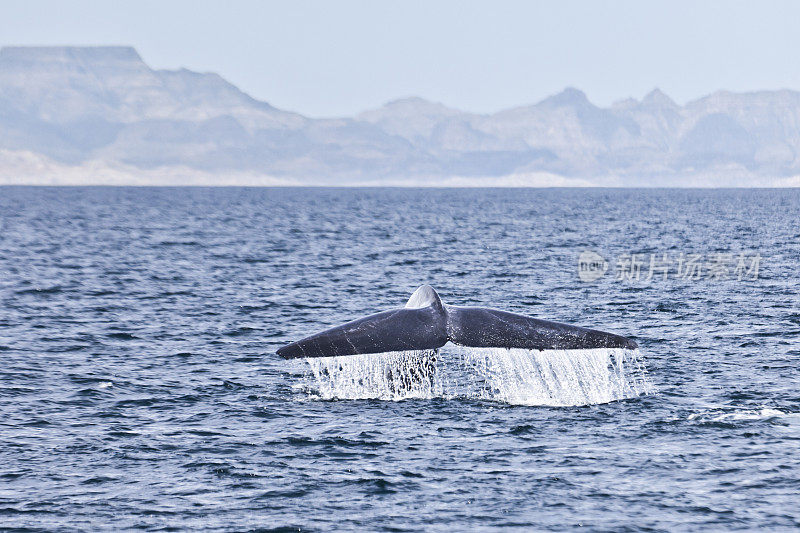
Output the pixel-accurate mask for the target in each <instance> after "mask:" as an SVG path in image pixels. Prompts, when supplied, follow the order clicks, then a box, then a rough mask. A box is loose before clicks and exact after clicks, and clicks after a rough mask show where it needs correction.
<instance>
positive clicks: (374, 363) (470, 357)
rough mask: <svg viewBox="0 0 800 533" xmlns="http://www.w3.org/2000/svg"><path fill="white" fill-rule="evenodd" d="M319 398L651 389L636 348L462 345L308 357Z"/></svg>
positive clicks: (613, 395)
mask: <svg viewBox="0 0 800 533" xmlns="http://www.w3.org/2000/svg"><path fill="white" fill-rule="evenodd" d="M306 362H307V364H308V365H309V368H310V371H311V378H312V379H311V383H310V386H309V387H307V389H309V390H310V392H311V394H312V395H315V396H317V397H319V398H322V399H326V400H332V399H380V400H406V399H432V398H468V399H479V400H488V401H497V402H503V403H507V404H510V405H543V406H544V405H547V406H578V405H591V404H599V403H607V402H611V401H615V400H622V399H627V398H634V397H637V396H640V395H643V394H649V393H651V392H653V390H654V388H653V386H652V384H651V383H650V380H649V378H648V376H647V372H646V370H645V368H644V365H643V364H642V361H641V355H640V353H639V351H638V350H623V349H617V348H613V349H607V348H598V349H591V350H542V351H540V350H525V349H517V348H461V349H459V350H456V351H454V352H449V351H448V352H442V353H439V352H437V351H435V350H422V351H406V352H390V353H383V354H364V355H352V356H344V357H322V358H314V359H307V360H306Z"/></svg>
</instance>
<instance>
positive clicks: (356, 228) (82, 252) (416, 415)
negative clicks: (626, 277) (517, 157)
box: [0, 187, 800, 531]
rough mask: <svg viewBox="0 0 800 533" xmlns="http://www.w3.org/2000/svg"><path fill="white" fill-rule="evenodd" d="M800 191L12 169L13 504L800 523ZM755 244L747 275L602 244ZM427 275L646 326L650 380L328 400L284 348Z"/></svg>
mask: <svg viewBox="0 0 800 533" xmlns="http://www.w3.org/2000/svg"><path fill="white" fill-rule="evenodd" d="M799 219H800V191H797V190H624V189H623V190H603V189H588V190H587V189H580V190H575V189H548V190H537V189H524V190H508V189H505V190H500V189H495V190H474V189H473V190H441V189H436V190H428V189H238V188H231V189H224V188H221V189H200V188H163V189H150V188H68V189H62V188H18V187H10V188H9V187H6V188H0V299H2V306H0V461H2V464H3V465H4V468H3V469H2V471H0V479H2V483H0V527H8V528H30V529H34V528H43V529H48V530H52V529H56V528H67V529H76V528H80V529H98V528H109V527H116V528H146V529H166V528H178V529H193V530H194V529H204V528H209V529H210V528H214V529H223V530H231V531H233V530H237V531H239V530H249V529H259V528H264V529H266V530H269V529H271V528H286V529H287V530H288V528H293V529H300V530H304V531H306V530H308V531H313V530H331V529H339V530H341V529H352V530H355V529H358V530H392V531H417V530H421V529H425V530H432V531H452V530H465V529H493V528H499V527H502V526H509V527H512V528H520V529H523V528H524V529H541V530H565V529H573V528H576V527H578V526H583V527H587V528H590V529H614V530H639V529H654V530H678V529H680V530H696V529H715V530H720V529H723V530H727V529H740V528H741V529H753V528H765V529H788V528H796V527H800V511H798V506H797V494H798V492H799V491H800V481H798V479H800V466H798V461H797V457H798V454H800V393H798V384H800V365H798V361H800V348H799V347H798V346H799V343H798V339H799V338H800V308H799V306H798V301H800V299H799V298H798V292H799V290H800V283H799V282H798V280H799V279H800V229H798V225H797V220H799ZM584 250H593V251H596V252H598V253H600V254H601V255H602V256H603V257H604V258H606V259H607V260H609V262H610V264H611V265H610V267H611V268H610V270H609V271H608V272H607V273H606V274H605V275H604V276H603V277H601V278H600V279H599V280H597V281H595V282H592V283H584V282H582V281H580V279H579V277H578V268H577V259H578V256H579V254H580V253H581V252H583V251H584ZM740 252H746V253H747V254H748V257H751V256H752V255H753V254H759V256H760V257H761V264H760V269H759V272H758V276H757V279H749V278H746V279H742V280H739V279H737V278H736V276H735V275H732V273H729V275H728V276H727V277H724V278H722V279H710V278H709V277H707V276H702V279H699V280H690V279H682V278H678V277H677V276H676V275H674V274H673V275H669V276H668V277H667V279H666V280H664V279H661V278H660V277H659V276H656V277H654V278H653V279H651V280H650V281H645V280H644V278H645V277H646V269H645V270H644V274H643V275H642V277H641V279H640V280H639V281H622V280H616V279H615V275H614V272H613V270H614V260H615V258H618V257H621V256H624V255H625V254H632V253H640V254H643V256H644V257H645V258H649V254H657V255H658V256H661V255H662V254H668V255H669V256H671V257H673V258H675V257H677V256H678V255H679V254H681V253H683V254H693V253H697V254H703V255H704V256H710V255H711V254H716V253H731V254H733V255H734V256H736V255H738V254H739V253H740ZM423 283H429V284H431V285H432V286H433V287H435V288H436V289H437V291H438V292H439V294H440V295H441V297H442V299H443V300H444V301H445V302H446V303H449V304H454V305H480V306H492V307H498V308H502V309H506V310H509V311H513V312H518V313H524V314H528V315H533V316H537V317H540V318H546V319H551V320H558V321H562V322H568V323H571V324H575V325H583V326H591V327H596V328H598V329H603V330H607V331H613V332H616V333H620V334H622V335H626V336H629V337H632V338H634V339H635V340H636V341H637V342H638V343H639V345H640V347H641V361H642V364H644V365H645V366H646V369H647V379H648V380H649V381H650V382H651V383H652V387H653V388H652V391H651V393H650V394H641V395H636V394H630V393H626V394H625V397H627V398H628V399H623V400H620V401H611V402H607V403H597V402H593V401H588V402H587V401H582V400H581V399H580V398H577V397H576V398H577V399H576V400H575V401H573V402H572V404H569V402H566V403H567V405H563V404H564V403H565V402H554V404H557V405H546V404H547V402H546V401H538V402H528V403H537V404H538V405H519V404H520V403H526V402H519V401H515V400H514V398H512V397H503V396H502V395H501V396H491V395H486V394H474V395H470V394H460V395H458V394H457V395H441V394H430V395H428V396H427V397H421V398H414V399H400V400H398V399H395V400H386V399H357V400H351V399H333V400H330V399H326V398H329V397H330V394H326V391H324V390H320V389H319V388H315V387H319V383H318V382H317V381H315V380H314V379H313V378H312V376H311V375H310V370H309V368H308V365H305V364H304V363H302V362H297V361H292V362H287V361H283V360H280V359H279V358H278V357H277V356H276V355H275V353H274V352H275V350H276V349H277V348H278V347H279V346H281V345H283V344H285V343H286V342H289V341H291V340H296V339H297V338H299V337H301V336H305V335H307V334H309V333H312V332H315V331H319V330H320V329H323V328H325V327H328V326H332V325H336V324H340V323H342V322H344V321H346V320H350V319H353V318H358V317H360V316H363V315H366V314H369V313H372V312H376V311H380V310H383V309H388V308H391V307H395V306H402V305H403V304H404V303H405V301H406V300H407V299H408V296H409V295H410V293H411V292H412V291H413V290H414V289H415V288H416V287H417V286H418V285H420V284H423ZM445 355H446V358H447V359H448V360H450V361H452V360H453V358H457V357H458V351H457V350H453V349H449V348H448V349H447V351H446V354H445ZM475 360H476V361H477V360H478V359H475ZM581 368H585V367H581ZM586 372H589V373H591V372H590V371H589V370H587V371H586ZM473 375H475V374H473ZM378 396H379V395H378ZM334 397H335V395H334Z"/></svg>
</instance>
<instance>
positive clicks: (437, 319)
mask: <svg viewBox="0 0 800 533" xmlns="http://www.w3.org/2000/svg"><path fill="white" fill-rule="evenodd" d="M448 341H451V342H453V343H455V344H459V345H462V346H471V347H480V348H528V349H534V350H550V349H554V350H568V349H585V348H626V349H630V350H632V349H636V348H637V344H636V343H635V342H634V341H632V340H631V339H628V338H626V337H622V336H620V335H615V334H613V333H606V332H603V331H598V330H594V329H588V328H582V327H577V326H570V325H567V324H561V323H559V322H551V321H548V320H540V319H537V318H531V317H527V316H524V315H519V314H516V313H509V312H507V311H498V310H496V309H487V308H483V307H457V306H451V305H445V304H443V303H442V300H441V298H439V295H438V294H437V293H436V291H435V290H434V289H433V287H431V286H429V285H423V286H421V287H420V288H418V289H417V290H416V291H414V294H412V295H411V298H409V300H408V302H407V303H406V306H405V307H403V308H400V309H393V310H390V311H383V312H381V313H377V314H374V315H370V316H368V317H365V318H360V319H358V320H354V321H352V322H348V323H346V324H343V325H341V326H337V327H334V328H331V329H328V330H325V331H323V332H321V333H317V334H315V335H311V336H310V337H306V338H304V339H301V340H299V341H296V342H293V343H291V344H287V345H286V346H284V347H282V348H280V349H278V352H277V353H278V355H279V356H281V357H283V358H284V359H295V358H298V357H335V356H342V355H357V354H371V353H384V352H399V351H408V350H436V349H438V348H441V347H442V346H444V345H445V344H446V343H447V342H448Z"/></svg>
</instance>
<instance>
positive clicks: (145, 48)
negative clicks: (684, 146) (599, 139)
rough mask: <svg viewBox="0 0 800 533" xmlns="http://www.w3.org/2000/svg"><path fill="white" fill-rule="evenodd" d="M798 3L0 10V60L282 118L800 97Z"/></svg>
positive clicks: (29, 0)
mask: <svg viewBox="0 0 800 533" xmlns="http://www.w3.org/2000/svg"><path fill="white" fill-rule="evenodd" d="M798 27H800V2H797V1H788V0H780V1H777V0H767V1H758V2H756V1H748V2H744V1H737V0H725V1H716V0H694V1H682V0H670V1H666V2H661V1H647V2H645V1H641V0H638V1H627V0H624V1H611V0H606V1H599V0H592V1H577V0H566V1H564V0H562V1H555V0H554V1H551V2H542V1H534V0H528V1H503V0H493V1H485V2H474V1H466V0H462V1H449V0H448V1H436V0H427V1H416V0H403V1H388V0H386V1H379V0H372V1H366V0H364V1H353V0H340V1H336V2H334V1H309V0H293V1H285V2H274V1H263V0H262V1H259V0H227V1H224V2H223V1H215V2H211V1H205V0H191V1H184V0H171V1H170V0H158V1H151V0H136V1H126V0H115V1H113V2H112V1H108V0H102V1H90V0H72V1H69V2H67V1H53V0H0V45H131V46H134V47H136V49H137V50H138V51H139V53H140V55H141V56H142V58H143V59H144V60H145V61H146V62H147V63H148V64H149V65H150V66H152V67H154V68H161V69H176V68H182V67H185V68H188V69H190V70H196V71H201V72H216V73H218V74H220V75H222V76H223V77H224V78H226V79H227V80H228V81H230V82H232V83H233V84H235V85H237V86H238V87H239V88H241V89H242V90H244V91H245V92H247V93H248V94H250V95H252V96H254V97H255V98H258V99H259V100H264V101H267V102H269V103H270V104H272V105H274V106H275V107H278V108H281V109H286V110H291V111H297V112H300V113H303V114H305V115H307V116H312V117H332V116H345V115H353V114H356V113H359V112H361V111H364V110H367V109H371V108H375V107H379V106H380V105H383V104H384V103H386V102H388V101H391V100H395V99H398V98H403V97H408V96H420V97H423V98H426V99H429V100H433V101H437V102H442V103H444V104H447V105H449V106H452V107H456V108H459V109H463V110H466V111H472V112H478V113H490V112H494V111H498V110H501V109H506V108H509V107H514V106H517V105H528V104H532V103H535V102H538V101H540V100H541V99H543V98H545V97H547V96H549V95H552V94H555V93H557V92H559V91H561V90H562V89H563V88H565V87H577V88H579V89H581V90H583V91H584V92H586V94H587V95H588V97H589V99H590V100H591V101H592V102H594V103H595V104H597V105H602V106H607V105H610V104H611V103H613V102H615V101H617V100H620V99H623V98H626V97H635V98H641V97H642V96H644V95H645V94H646V93H648V92H649V91H650V90H652V89H653V88H656V87H658V88H660V89H662V90H663V91H664V92H666V93H667V94H668V95H670V96H671V97H672V98H674V99H675V100H676V101H677V102H678V103H681V104H682V103H685V102H686V101H689V100H692V99H695V98H698V97H700V96H704V95H706V94H709V93H711V92H713V91H716V90H719V89H727V90H732V91H751V90H761V89H781V88H789V89H795V90H800V30H798Z"/></svg>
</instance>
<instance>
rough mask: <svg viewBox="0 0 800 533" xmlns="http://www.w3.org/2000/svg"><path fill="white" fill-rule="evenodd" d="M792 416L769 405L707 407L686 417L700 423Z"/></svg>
mask: <svg viewBox="0 0 800 533" xmlns="http://www.w3.org/2000/svg"><path fill="white" fill-rule="evenodd" d="M787 416H792V413H788V412H786V411H781V410H780V409H774V408H771V407H760V408H752V409H739V408H719V409H707V410H705V411H702V412H700V413H692V414H690V415H689V416H688V417H687V419H688V420H694V421H697V422H700V423H707V422H738V421H754V420H771V419H775V418H784V417H787Z"/></svg>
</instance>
